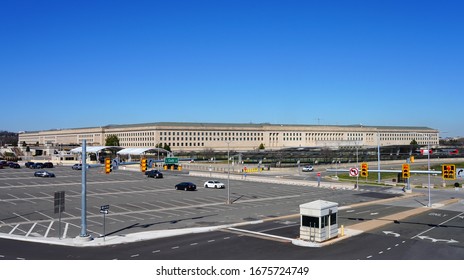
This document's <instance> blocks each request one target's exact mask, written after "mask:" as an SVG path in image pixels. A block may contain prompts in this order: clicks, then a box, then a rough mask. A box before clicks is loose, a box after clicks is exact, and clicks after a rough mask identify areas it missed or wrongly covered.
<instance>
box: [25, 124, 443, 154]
mask: <svg viewBox="0 0 464 280" xmlns="http://www.w3.org/2000/svg"><path fill="white" fill-rule="evenodd" d="M110 135H116V136H117V137H118V138H119V142H120V146H122V147H127V148H131V147H155V146H156V145H159V144H161V145H164V144H167V145H168V146H169V147H170V148H171V150H173V151H202V150H205V149H210V150H227V149H231V150H237V151H249V150H256V149H258V148H259V147H260V146H261V144H262V145H264V147H265V149H272V150H277V149H283V148H294V147H324V148H338V147H344V146H358V147H377V146H379V145H380V146H392V145H409V144H410V143H411V141H413V140H415V141H416V142H417V143H418V144H419V145H422V146H426V145H428V144H429V145H430V146H435V145H438V143H439V131H438V130H436V129H432V128H427V127H399V126H363V125H345V126H343V125H283V124H267V123H266V124H222V123H145V124H133V125H108V126H102V127H89V128H71V129H59V130H44V131H33V132H21V133H20V134H19V145H23V144H24V143H26V144H27V145H36V144H37V143H38V144H39V145H46V144H48V145H56V146H59V145H80V144H81V143H82V140H83V139H85V140H87V145H94V146H99V145H105V139H106V137H108V136H110Z"/></svg>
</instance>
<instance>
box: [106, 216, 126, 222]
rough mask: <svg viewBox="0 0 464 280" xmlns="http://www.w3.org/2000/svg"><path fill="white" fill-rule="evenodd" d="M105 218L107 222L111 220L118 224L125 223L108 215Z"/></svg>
mask: <svg viewBox="0 0 464 280" xmlns="http://www.w3.org/2000/svg"><path fill="white" fill-rule="evenodd" d="M105 218H106V219H108V220H113V221H117V222H120V223H124V222H125V221H122V220H118V219H116V218H113V217H110V216H109V215H107V216H106V217H105Z"/></svg>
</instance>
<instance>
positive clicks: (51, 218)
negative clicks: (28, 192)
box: [35, 211, 53, 220]
mask: <svg viewBox="0 0 464 280" xmlns="http://www.w3.org/2000/svg"><path fill="white" fill-rule="evenodd" d="M35 212H36V213H37V214H40V215H42V216H45V217H47V218H49V219H50V220H53V217H50V216H48V215H45V214H44V213H42V212H40V211H35Z"/></svg>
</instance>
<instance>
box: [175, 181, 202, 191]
mask: <svg viewBox="0 0 464 280" xmlns="http://www.w3.org/2000/svg"><path fill="white" fill-rule="evenodd" d="M175 188H176V190H184V191H194V190H196V189H197V186H196V185H195V184H194V183H190V182H182V183H179V184H177V185H176V187H175Z"/></svg>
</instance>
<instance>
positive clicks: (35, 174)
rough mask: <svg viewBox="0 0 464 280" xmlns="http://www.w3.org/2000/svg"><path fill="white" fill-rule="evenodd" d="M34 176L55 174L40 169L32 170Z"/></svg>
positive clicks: (52, 175) (53, 175) (51, 175)
mask: <svg viewBox="0 0 464 280" xmlns="http://www.w3.org/2000/svg"><path fill="white" fill-rule="evenodd" d="M34 176H35V177H55V174H53V173H51V172H48V171H46V170H40V171H36V172H34Z"/></svg>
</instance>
